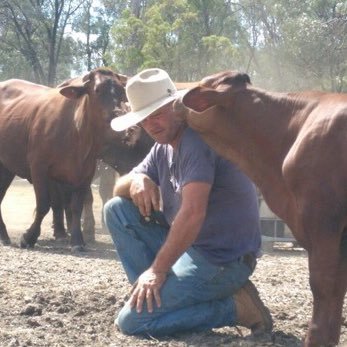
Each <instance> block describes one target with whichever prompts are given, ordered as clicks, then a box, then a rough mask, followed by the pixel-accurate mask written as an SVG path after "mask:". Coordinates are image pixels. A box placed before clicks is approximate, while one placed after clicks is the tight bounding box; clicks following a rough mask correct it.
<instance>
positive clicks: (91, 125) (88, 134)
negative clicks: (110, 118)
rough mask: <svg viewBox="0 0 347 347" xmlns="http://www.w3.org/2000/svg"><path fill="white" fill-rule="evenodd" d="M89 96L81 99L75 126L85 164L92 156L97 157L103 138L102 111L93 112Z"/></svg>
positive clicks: (76, 113)
mask: <svg viewBox="0 0 347 347" xmlns="http://www.w3.org/2000/svg"><path fill="white" fill-rule="evenodd" d="M90 104H91V100H90V97H89V95H85V96H83V97H82V98H81V99H80V102H79V103H78V105H77V109H76V112H75V118H74V121H75V126H76V130H77V134H78V146H79V150H80V154H81V158H82V162H84V161H85V160H86V159H87V158H89V157H90V155H94V156H95V157H96V153H97V152H98V150H99V147H100V143H101V141H100V139H101V138H103V134H102V133H103V124H102V122H101V121H102V119H101V117H102V111H101V110H99V112H98V111H96V112H92V111H91V110H92V109H94V107H93V105H90Z"/></svg>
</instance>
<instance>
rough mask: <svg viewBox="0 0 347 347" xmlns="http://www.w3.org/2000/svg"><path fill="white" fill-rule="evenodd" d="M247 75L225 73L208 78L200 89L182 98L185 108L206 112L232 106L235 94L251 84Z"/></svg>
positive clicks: (192, 90) (203, 80)
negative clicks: (215, 107)
mask: <svg viewBox="0 0 347 347" xmlns="http://www.w3.org/2000/svg"><path fill="white" fill-rule="evenodd" d="M250 83H251V81H250V78H249V76H248V75H247V74H243V73H239V72H235V71H223V72H219V73H217V74H214V75H211V76H207V77H205V78H203V79H202V80H201V82H200V83H199V86H198V87H195V88H193V89H191V90H190V91H188V92H187V93H186V94H185V95H184V97H183V98H182V102H183V104H184V106H186V107H188V108H190V109H192V110H193V111H195V112H204V111H206V110H207V109H209V108H210V107H213V106H222V107H223V106H226V105H228V104H230V100H231V96H232V94H233V93H236V92H237V91H240V90H242V89H245V88H246V86H247V84H250Z"/></svg>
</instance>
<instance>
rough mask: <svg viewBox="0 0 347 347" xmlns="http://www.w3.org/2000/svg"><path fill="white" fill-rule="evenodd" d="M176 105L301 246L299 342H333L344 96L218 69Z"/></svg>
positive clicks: (343, 219)
mask: <svg viewBox="0 0 347 347" xmlns="http://www.w3.org/2000/svg"><path fill="white" fill-rule="evenodd" d="M183 103H184V105H185V106H187V107H188V108H190V109H192V110H194V111H195V112H192V111H191V112H187V120H188V123H189V125H190V126H191V127H192V128H194V129H195V130H196V131H198V132H199V133H200V134H201V136H202V137H203V138H204V140H206V142H207V143H208V144H210V145H211V146H212V147H213V148H214V149H215V150H216V151H217V152H218V153H220V154H221V155H223V156H224V157H226V158H227V159H229V160H231V161H233V162H234V163H236V164H238V165H239V166H240V168H241V169H242V170H243V171H244V172H245V173H246V174H248V175H249V177H250V178H251V179H252V180H253V181H254V182H255V183H256V184H257V186H258V187H259V188H260V190H261V192H262V193H263V195H264V198H265V201H266V202H267V203H268V205H269V206H270V208H271V209H272V210H273V211H274V212H275V213H276V214H277V215H278V216H279V217H281V218H282V219H283V220H284V221H285V222H286V223H287V224H288V226H289V227H290V228H291V230H292V232H293V234H294V236H295V238H296V239H297V241H298V242H299V243H300V245H301V246H303V247H304V248H305V249H306V250H307V252H308V260H309V272H310V286H311V290H312V293H313V315H312V319H311V324H310V326H309V330H308V333H307V336H306V339H305V343H304V345H305V346H306V347H316V346H335V345H336V344H337V343H338V341H339V336H340V331H341V315H342V307H343V301H344V297H345V293H346V287H347V156H344V155H342V154H343V153H344V151H345V149H346V148H347V95H346V94H331V93H321V92H303V93H271V92H267V91H264V90H261V89H258V88H254V87H251V85H250V80H249V77H248V76H247V75H246V74H240V73H236V72H221V73H218V74H215V75H212V76H209V77H206V78H204V79H203V80H202V81H201V82H200V86H198V87H196V88H194V89H192V90H190V91H189V92H188V93H187V94H186V95H185V96H184V98H183ZM196 112H199V113H201V114H197V113H196Z"/></svg>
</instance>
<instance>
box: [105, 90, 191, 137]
mask: <svg viewBox="0 0 347 347" xmlns="http://www.w3.org/2000/svg"><path fill="white" fill-rule="evenodd" d="M187 91H188V89H183V90H178V91H176V93H175V94H173V95H171V96H168V97H165V98H163V99H160V100H158V101H157V102H155V103H153V104H151V105H149V106H147V107H145V108H143V109H141V110H139V111H136V112H128V113H127V114H125V115H123V116H118V117H116V118H114V119H112V121H111V128H112V129H113V130H115V131H123V130H125V129H127V128H130V127H132V126H134V125H136V124H138V123H140V122H141V121H143V120H144V119H145V118H147V117H148V116H149V115H151V114H152V113H153V112H155V111H156V110H158V109H159V108H161V107H162V106H165V105H166V104H168V103H169V102H171V101H173V100H176V99H178V98H180V97H182V96H183V95H184V94H185V93H186V92H187Z"/></svg>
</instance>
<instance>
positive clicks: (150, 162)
mask: <svg viewBox="0 0 347 347" xmlns="http://www.w3.org/2000/svg"><path fill="white" fill-rule="evenodd" d="M156 152H157V151H156V145H154V146H153V147H152V148H151V150H150V152H149V153H148V154H147V155H146V157H145V158H144V159H143V160H142V162H141V163H140V164H138V165H137V166H135V167H134V168H133V169H132V170H131V173H143V174H145V175H147V176H149V177H150V178H151V179H152V180H153V182H155V184H157V185H159V177H158V168H157V165H156V156H157V153H156Z"/></svg>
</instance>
